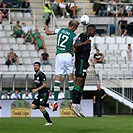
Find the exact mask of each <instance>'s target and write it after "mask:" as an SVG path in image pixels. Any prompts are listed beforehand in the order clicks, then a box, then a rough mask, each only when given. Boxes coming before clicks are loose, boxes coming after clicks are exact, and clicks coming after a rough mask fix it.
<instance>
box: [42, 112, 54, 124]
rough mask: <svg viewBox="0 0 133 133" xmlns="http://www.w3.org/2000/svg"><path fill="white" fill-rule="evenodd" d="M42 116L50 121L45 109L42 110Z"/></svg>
mask: <svg viewBox="0 0 133 133" xmlns="http://www.w3.org/2000/svg"><path fill="white" fill-rule="evenodd" d="M42 114H43V116H44V117H45V119H46V120H47V122H48V123H52V121H51V120H50V117H49V114H48V112H47V111H46V110H44V111H43V112H42Z"/></svg>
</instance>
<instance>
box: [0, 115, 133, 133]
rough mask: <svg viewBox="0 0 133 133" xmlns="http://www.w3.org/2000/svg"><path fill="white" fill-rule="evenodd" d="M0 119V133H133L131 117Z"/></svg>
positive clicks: (132, 118)
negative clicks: (47, 124) (48, 122)
mask: <svg viewBox="0 0 133 133" xmlns="http://www.w3.org/2000/svg"><path fill="white" fill-rule="evenodd" d="M52 121H53V125H52V126H44V123H45V122H46V121H45V120H44V118H0V133H133V116H109V117H100V118H99V117H92V118H89V117H86V118H78V117H70V118H68V117H67V118H62V117H60V118H52Z"/></svg>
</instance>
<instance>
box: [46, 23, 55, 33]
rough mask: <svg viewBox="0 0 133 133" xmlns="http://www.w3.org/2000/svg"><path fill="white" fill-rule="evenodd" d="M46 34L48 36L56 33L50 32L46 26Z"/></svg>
mask: <svg viewBox="0 0 133 133" xmlns="http://www.w3.org/2000/svg"><path fill="white" fill-rule="evenodd" d="M45 33H46V35H54V34H55V32H54V31H52V30H49V27H48V26H47V25H46V26H45Z"/></svg>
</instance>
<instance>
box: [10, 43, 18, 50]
mask: <svg viewBox="0 0 133 133" xmlns="http://www.w3.org/2000/svg"><path fill="white" fill-rule="evenodd" d="M10 48H13V49H14V50H15V51H16V50H19V48H18V44H10Z"/></svg>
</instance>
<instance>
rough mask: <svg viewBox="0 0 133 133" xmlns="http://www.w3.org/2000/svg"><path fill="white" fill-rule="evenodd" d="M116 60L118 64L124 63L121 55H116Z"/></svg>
mask: <svg viewBox="0 0 133 133" xmlns="http://www.w3.org/2000/svg"><path fill="white" fill-rule="evenodd" d="M117 62H118V63H119V64H124V63H125V57H122V56H120V57H117Z"/></svg>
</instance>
